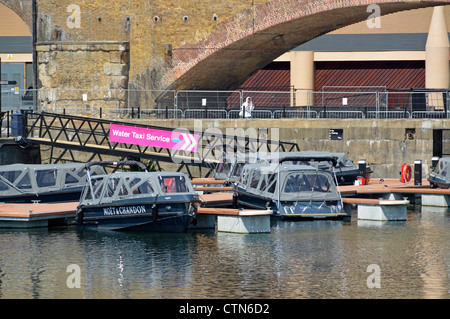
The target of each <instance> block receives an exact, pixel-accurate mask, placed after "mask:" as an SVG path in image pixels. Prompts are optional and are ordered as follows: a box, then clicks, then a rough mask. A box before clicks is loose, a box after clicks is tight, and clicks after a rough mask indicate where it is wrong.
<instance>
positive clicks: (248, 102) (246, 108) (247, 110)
mask: <svg viewBox="0 0 450 319" xmlns="http://www.w3.org/2000/svg"><path fill="white" fill-rule="evenodd" d="M254 107H255V106H254V105H253V102H252V98H251V97H249V96H248V97H247V98H246V99H245V102H244V103H243V104H242V105H241V112H239V116H240V117H244V118H246V119H251V118H252V111H253V109H254Z"/></svg>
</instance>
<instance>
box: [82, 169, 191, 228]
mask: <svg viewBox="0 0 450 319" xmlns="http://www.w3.org/2000/svg"><path fill="white" fill-rule="evenodd" d="M93 165H137V166H138V167H140V168H141V169H142V170H144V171H131V172H130V171H127V172H124V171H116V172H114V173H111V174H107V175H97V176H90V174H89V170H88V185H87V186H86V188H85V190H84V192H83V194H82V196H81V199H80V203H79V206H78V210H77V224H78V226H80V227H83V228H94V229H103V230H127V231H144V232H184V231H186V229H187V227H188V225H189V224H190V223H191V222H194V221H195V217H196V211H195V209H194V206H193V205H192V203H193V202H195V201H196V200H197V195H196V194H195V193H194V189H193V187H192V185H191V182H190V180H189V178H188V176H187V175H186V174H184V173H175V172H147V171H146V168H145V165H143V164H142V163H140V162H136V161H122V162H107V161H104V162H91V163H88V164H86V167H87V168H88V169H89V168H90V167H91V166H93Z"/></svg>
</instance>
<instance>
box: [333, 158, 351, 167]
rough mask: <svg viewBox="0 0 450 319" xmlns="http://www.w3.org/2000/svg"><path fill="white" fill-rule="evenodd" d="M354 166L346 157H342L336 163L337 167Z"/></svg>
mask: <svg viewBox="0 0 450 319" xmlns="http://www.w3.org/2000/svg"><path fill="white" fill-rule="evenodd" d="M353 166H355V163H353V162H352V161H351V160H350V159H349V158H348V157H347V156H344V157H342V158H341V160H340V161H338V164H337V167H339V168H340V167H353Z"/></svg>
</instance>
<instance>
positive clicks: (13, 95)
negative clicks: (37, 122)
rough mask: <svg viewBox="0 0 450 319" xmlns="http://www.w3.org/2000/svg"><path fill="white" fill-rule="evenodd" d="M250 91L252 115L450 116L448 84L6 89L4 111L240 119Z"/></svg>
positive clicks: (98, 115) (337, 117)
mask: <svg viewBox="0 0 450 319" xmlns="http://www.w3.org/2000/svg"><path fill="white" fill-rule="evenodd" d="M246 97H251V98H252V100H253V103H254V106H255V108H254V110H253V112H252V117H253V118H261V119H280V118H332V119H344V118H351V119H365V118H367V119H415V118H433V119H445V118H450V115H449V110H448V105H449V101H448V99H449V94H448V91H447V90H434V91H433V90H416V91H401V90H397V91H388V90H384V89H383V87H379V88H378V87H377V88H375V89H372V90H369V89H364V90H363V89H357V88H355V87H349V88H345V87H339V88H336V87H332V88H326V89H325V90H322V91H320V92H313V91H300V90H294V89H292V88H291V89H289V90H285V91H243V90H239V91H173V90H172V91H162V90H160V91H158V90H152V91H149V90H98V89H86V90H82V89H63V88H57V89H52V90H27V91H22V90H17V89H15V90H14V91H12V90H2V104H1V109H0V111H1V112H5V111H10V112H19V111H21V110H34V111H37V112H40V111H45V112H52V113H60V114H71V115H82V116H90V117H98V118H111V119H125V118H146V119H147V118H148V119H182V118H185V119H197V118H208V119H237V118H240V117H241V115H240V106H241V105H242V103H243V101H244V100H245V98H246Z"/></svg>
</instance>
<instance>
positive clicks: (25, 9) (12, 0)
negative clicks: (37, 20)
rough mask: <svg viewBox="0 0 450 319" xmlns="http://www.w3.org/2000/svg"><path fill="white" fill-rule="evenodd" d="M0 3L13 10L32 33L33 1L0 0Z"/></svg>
mask: <svg viewBox="0 0 450 319" xmlns="http://www.w3.org/2000/svg"><path fill="white" fill-rule="evenodd" d="M0 3H1V4H3V5H5V6H6V7H8V8H9V9H11V10H12V11H14V12H15V13H16V14H17V15H18V16H19V17H20V18H21V19H22V20H23V21H24V22H25V24H26V25H27V27H28V30H30V33H31V34H33V3H32V1H31V0H28V1H24V0H0Z"/></svg>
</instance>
